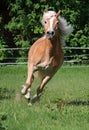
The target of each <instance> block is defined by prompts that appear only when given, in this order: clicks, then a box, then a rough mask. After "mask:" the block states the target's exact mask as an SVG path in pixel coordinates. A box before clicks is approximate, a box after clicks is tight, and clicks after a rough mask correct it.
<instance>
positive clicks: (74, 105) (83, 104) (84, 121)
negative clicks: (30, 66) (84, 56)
mask: <svg viewBox="0 0 89 130" xmlns="http://www.w3.org/2000/svg"><path fill="white" fill-rule="evenodd" d="M26 76H27V66H25V65H17V66H3V67H0V130H89V66H87V67H86V66H85V67H79V66H78V67H76V66H74V67H62V68H61V69H60V70H59V71H58V72H57V73H56V75H55V76H54V77H53V79H52V80H51V81H50V82H49V83H48V84H47V85H46V87H45V89H44V91H43V94H42V97H41V100H40V102H38V103H36V104H34V105H33V106H28V105H27V102H26V101H25V100H24V98H23V97H22V96H21V95H20V90H21V86H22V85H23V84H24V83H25V80H26ZM37 84H38V81H37V80H35V83H33V86H32V94H34V93H35V91H36V89H37Z"/></svg>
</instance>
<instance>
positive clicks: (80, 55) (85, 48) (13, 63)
mask: <svg viewBox="0 0 89 130" xmlns="http://www.w3.org/2000/svg"><path fill="white" fill-rule="evenodd" d="M28 49H29V47H26V48H1V49H0V51H17V50H28ZM63 50H79V51H80V50H89V47H63ZM76 56H77V57H79V58H80V57H84V56H85V57H86V56H87V57H88V59H87V63H89V53H86V54H79V55H66V56H64V63H80V62H81V60H80V59H74V57H76ZM17 58H19V59H20V60H23V59H25V60H27V58H23V57H7V60H9V62H4V63H3V62H1V63H0V65H17V64H21V65H22V64H27V62H10V60H15V59H17ZM67 58H72V59H71V60H67Z"/></svg>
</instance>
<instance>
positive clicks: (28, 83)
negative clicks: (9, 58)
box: [21, 64, 34, 99]
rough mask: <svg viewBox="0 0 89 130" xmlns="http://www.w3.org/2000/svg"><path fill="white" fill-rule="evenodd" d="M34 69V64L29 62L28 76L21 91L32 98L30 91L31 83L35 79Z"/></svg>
mask: <svg viewBox="0 0 89 130" xmlns="http://www.w3.org/2000/svg"><path fill="white" fill-rule="evenodd" d="M33 71H34V66H33V65H32V64H30V65H29V64H28V76H27V80H26V83H25V85H23V88H22V90H21V93H22V94H24V95H25V98H26V99H30V93H31V84H32V81H33Z"/></svg>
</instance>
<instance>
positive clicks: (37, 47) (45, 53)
mask: <svg viewBox="0 0 89 130" xmlns="http://www.w3.org/2000/svg"><path fill="white" fill-rule="evenodd" d="M42 25H43V27H44V30H45V35H44V36H43V37H41V38H40V39H38V40H37V41H36V42H35V43H34V44H33V45H32V47H31V48H30V50H29V52H28V76H27V80H26V83H25V85H23V88H22V90H21V93H22V94H24V95H25V98H26V99H28V100H29V99H30V93H31V84H32V82H33V79H34V72H35V71H38V72H39V74H40V75H41V78H42V79H41V83H40V85H39V87H38V89H37V94H36V95H35V96H34V97H33V100H32V101H36V100H37V99H39V97H40V96H41V92H42V91H43V88H44V86H45V85H46V84H47V83H48V81H49V80H50V79H51V78H52V77H53V75H54V74H55V73H56V72H57V70H58V69H59V68H60V67H61V65H62V63H63V51H62V47H61V44H62V43H63V40H64V39H65V36H66V35H68V34H70V33H71V31H72V27H71V25H68V24H67V22H66V20H65V19H64V18H62V17H60V11H59V12H58V13H56V12H54V11H45V12H44V15H43V18H42ZM34 99H35V100H34Z"/></svg>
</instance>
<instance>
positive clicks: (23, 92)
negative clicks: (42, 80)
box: [21, 85, 27, 95]
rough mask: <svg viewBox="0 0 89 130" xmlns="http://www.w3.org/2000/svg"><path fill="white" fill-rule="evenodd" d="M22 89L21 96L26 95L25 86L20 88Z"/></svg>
mask: <svg viewBox="0 0 89 130" xmlns="http://www.w3.org/2000/svg"><path fill="white" fill-rule="evenodd" d="M22 87H23V88H22V90H21V94H23V95H24V94H26V90H27V88H26V86H25V85H23V86H22Z"/></svg>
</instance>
